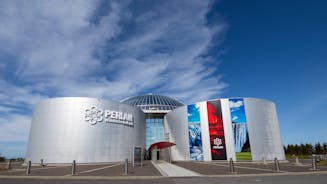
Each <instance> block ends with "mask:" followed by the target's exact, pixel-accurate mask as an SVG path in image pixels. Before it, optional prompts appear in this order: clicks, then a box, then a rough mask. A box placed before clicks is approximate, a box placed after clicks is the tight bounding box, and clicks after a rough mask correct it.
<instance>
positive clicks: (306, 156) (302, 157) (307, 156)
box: [285, 154, 311, 160]
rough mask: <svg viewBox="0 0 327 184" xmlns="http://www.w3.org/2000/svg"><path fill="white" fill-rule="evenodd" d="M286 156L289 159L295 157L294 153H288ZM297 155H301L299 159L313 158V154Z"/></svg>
mask: <svg viewBox="0 0 327 184" xmlns="http://www.w3.org/2000/svg"><path fill="white" fill-rule="evenodd" d="M285 156H286V159H287V160H291V159H295V156H293V155H289V154H286V155H285ZM297 157H299V159H311V155H297Z"/></svg>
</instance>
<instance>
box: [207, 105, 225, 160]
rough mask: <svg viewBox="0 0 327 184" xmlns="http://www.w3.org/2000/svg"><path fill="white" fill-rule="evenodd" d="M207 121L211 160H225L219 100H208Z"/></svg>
mask: <svg viewBox="0 0 327 184" xmlns="http://www.w3.org/2000/svg"><path fill="white" fill-rule="evenodd" d="M207 110H208V123H209V135H210V147H211V158H212V160H227V156H226V147H225V135H224V124H223V118H222V113H221V104H220V100H216V101H208V102H207Z"/></svg>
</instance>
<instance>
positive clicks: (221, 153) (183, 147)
mask: <svg viewBox="0 0 327 184" xmlns="http://www.w3.org/2000/svg"><path fill="white" fill-rule="evenodd" d="M211 103H212V104H214V103H215V104H216V106H217V107H218V108H217V109H218V110H217V109H215V110H217V111H215V112H214V116H213V117H212V116H211V115H209V114H210V113H212V112H211V111H212V106H210V104H211ZM212 104H211V105H212ZM209 106H210V107H209ZM192 107H195V109H196V113H198V116H199V117H198V119H197V120H195V121H193V120H192V118H193V117H192V113H193V112H192V111H190V110H192V109H191V108H192ZM242 108H243V109H242ZM240 110H243V114H242V113H240V112H241V111H240ZM238 111H240V112H238ZM244 111H245V113H244ZM235 113H236V114H235ZM237 113H238V114H237ZM238 116H239V117H238ZM241 116H244V117H241ZM237 118H239V119H242V118H243V119H242V121H240V122H237ZM212 121H216V122H220V123H221V124H220V125H217V128H216V129H214V125H213V124H212V123H210V122H212ZM164 124H165V125H164V127H165V133H166V134H167V135H169V138H168V140H169V141H171V142H174V143H176V146H174V147H172V150H171V152H172V154H171V155H172V159H173V160H200V161H211V160H221V159H222V160H224V159H225V160H226V159H229V158H232V159H233V160H237V159H236V154H237V153H236V152H241V151H240V148H243V147H240V146H239V144H241V143H242V145H246V144H247V145H248V144H250V149H251V155H252V160H264V159H265V160H273V159H274V158H278V159H279V160H285V154H284V149H283V144H282V140H281V135H280V130H279V125H278V118H277V113H276V108H275V105H274V103H272V102H270V101H267V100H262V99H255V98H237V99H219V100H211V101H204V102H198V103H196V104H192V105H188V106H183V107H180V108H177V109H175V110H173V111H171V112H169V113H168V114H167V115H166V116H165V121H164ZM244 125H246V126H244ZM195 126H197V130H196V131H197V132H199V133H198V135H199V136H200V138H198V142H199V141H200V143H194V144H197V145H196V146H194V147H195V148H194V149H195V151H194V150H192V145H191V142H192V140H191V139H192V138H191V134H194V127H195ZM211 129H212V130H211ZM219 131H220V132H219ZM243 132H246V134H242V133H243ZM236 139H237V140H239V141H237V140H236ZM243 139H244V140H246V139H247V140H248V141H249V143H248V142H246V141H243V142H242V140H243ZM238 147H240V148H238ZM219 149H220V150H219ZM216 151H217V152H216ZM192 154H195V155H196V156H195V157H194V155H193V156H192ZM214 154H215V156H214Z"/></svg>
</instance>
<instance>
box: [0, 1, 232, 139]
mask: <svg viewBox="0 0 327 184" xmlns="http://www.w3.org/2000/svg"><path fill="white" fill-rule="evenodd" d="M210 8H211V7H210V4H209V3H208V2H207V1H199V0H187V1H136V2H134V1H93V0H92V1H91V0H90V1H86V0H85V1H81V0H76V1H74V0H71V1H64V0H50V1H2V2H1V5H0V77H1V78H0V107H1V111H3V112H0V114H2V115H3V116H4V117H5V119H1V120H0V121H1V122H0V129H1V130H3V128H7V129H8V128H9V129H10V127H8V126H9V123H11V124H16V125H17V126H18V125H21V124H19V123H17V121H16V120H17V118H18V119H19V118H22V116H25V115H26V114H29V113H30V111H31V109H32V107H33V105H34V104H35V103H36V102H38V101H40V100H41V99H44V98H47V97H56V96H88V97H98V98H108V99H116V100H119V99H123V98H125V97H128V96H131V95H137V94H142V93H147V92H153V93H160V94H165V95H169V96H172V97H175V98H178V99H180V100H182V101H184V102H186V103H189V102H196V101H201V100H204V99H209V98H212V97H217V96H218V95H219V94H220V93H221V92H222V90H223V89H225V88H226V86H227V84H225V83H223V82H222V80H221V76H220V75H217V69H218V63H219V62H218V58H214V57H211V53H210V52H209V49H210V48H211V47H212V46H217V45H216V43H215V40H214V38H216V39H217V38H222V37H223V35H224V33H225V31H226V27H227V26H226V24H225V23H224V22H222V21H221V20H217V21H216V22H215V23H214V24H210V26H209V24H208V20H207V13H208V12H209V11H211V9H210ZM217 52H218V51H217ZM15 109H16V110H15ZM24 109H25V111H24ZM26 112H27V113H26ZM24 121H26V119H25V120H24ZM12 126H14V125H12ZM21 126H22V127H23V125H21ZM24 126H25V124H24ZM0 133H2V132H0ZM7 137H9V136H7Z"/></svg>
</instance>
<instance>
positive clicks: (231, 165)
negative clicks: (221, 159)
mask: <svg viewBox="0 0 327 184" xmlns="http://www.w3.org/2000/svg"><path fill="white" fill-rule="evenodd" d="M229 171H230V172H231V173H235V168H234V161H233V159H232V158H229Z"/></svg>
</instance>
